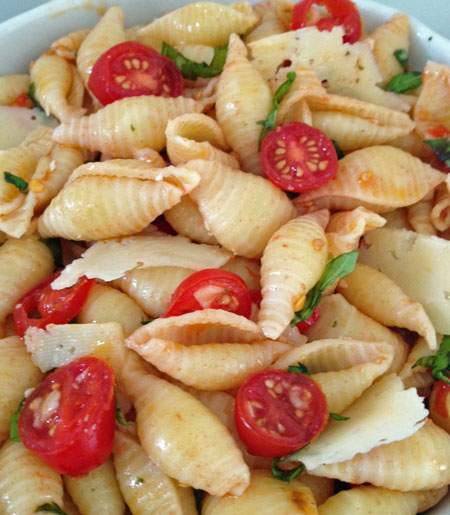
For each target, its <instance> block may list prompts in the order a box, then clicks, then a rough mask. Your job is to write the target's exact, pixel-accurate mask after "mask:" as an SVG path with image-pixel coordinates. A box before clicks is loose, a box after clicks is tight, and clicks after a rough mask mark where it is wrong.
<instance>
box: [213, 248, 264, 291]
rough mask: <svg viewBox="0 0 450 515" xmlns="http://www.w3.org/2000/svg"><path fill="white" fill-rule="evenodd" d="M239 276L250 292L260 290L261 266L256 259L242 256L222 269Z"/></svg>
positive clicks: (235, 258)
mask: <svg viewBox="0 0 450 515" xmlns="http://www.w3.org/2000/svg"><path fill="white" fill-rule="evenodd" d="M221 269H222V270H228V271H230V272H234V273H235V274H237V275H239V276H240V277H241V278H242V279H243V280H244V281H245V283H246V285H247V288H248V289H249V290H259V289H260V288H261V284H260V264H259V261H258V260H256V259H247V258H243V257H240V256H236V257H234V258H233V259H232V260H231V261H229V262H228V263H225V265H223V266H222V267H221Z"/></svg>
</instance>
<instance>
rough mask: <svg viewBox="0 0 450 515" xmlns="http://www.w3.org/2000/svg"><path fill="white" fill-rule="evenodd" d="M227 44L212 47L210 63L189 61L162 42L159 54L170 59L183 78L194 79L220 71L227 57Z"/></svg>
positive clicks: (217, 73) (210, 75) (213, 75)
mask: <svg viewBox="0 0 450 515" xmlns="http://www.w3.org/2000/svg"><path fill="white" fill-rule="evenodd" d="M227 52H228V45H224V46H218V47H216V48H215V49H214V56H213V58H212V61H211V63H210V64H206V63H205V62H202V63H197V62H195V61H191V60H190V59H188V58H187V57H184V55H183V54H181V53H180V52H178V50H176V49H175V48H173V47H171V46H170V45H168V44H167V43H164V42H163V44H162V50H161V54H162V55H164V56H165V57H168V58H169V59H171V60H172V61H173V62H174V63H175V66H176V67H177V68H178V69H179V70H180V71H181V75H183V77H184V78H185V79H191V80H196V79H197V77H215V76H216V75H219V74H220V73H222V70H223V67H224V66H225V61H226V59H227Z"/></svg>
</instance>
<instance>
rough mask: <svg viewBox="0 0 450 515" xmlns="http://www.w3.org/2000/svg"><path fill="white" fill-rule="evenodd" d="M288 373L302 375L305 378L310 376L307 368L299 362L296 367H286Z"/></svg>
mask: <svg viewBox="0 0 450 515" xmlns="http://www.w3.org/2000/svg"><path fill="white" fill-rule="evenodd" d="M288 372H297V373H298V374H304V375H305V376H310V375H311V373H310V371H309V370H308V367H307V366H306V365H304V364H303V363H300V361H299V362H298V363H297V365H290V366H289V367H288Z"/></svg>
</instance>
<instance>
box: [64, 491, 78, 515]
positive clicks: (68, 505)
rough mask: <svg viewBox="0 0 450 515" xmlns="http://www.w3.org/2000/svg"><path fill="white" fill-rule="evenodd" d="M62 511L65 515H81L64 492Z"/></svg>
mask: <svg viewBox="0 0 450 515" xmlns="http://www.w3.org/2000/svg"><path fill="white" fill-rule="evenodd" d="M63 500H64V508H63V509H64V511H65V512H66V513H67V515H81V512H80V510H79V509H78V508H77V506H76V505H75V503H74V502H73V501H72V499H71V497H70V495H69V494H68V493H67V492H66V491H65V490H64V499H63Z"/></svg>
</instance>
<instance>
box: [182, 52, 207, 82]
mask: <svg viewBox="0 0 450 515" xmlns="http://www.w3.org/2000/svg"><path fill="white" fill-rule="evenodd" d="M176 49H177V50H178V52H180V53H181V54H183V55H184V57H187V58H188V59H190V60H191V61H195V62H197V63H202V62H203V63H207V64H210V63H211V61H212V60H213V57H214V47H213V46H210V45H201V44H181V45H177V46H176ZM197 79H198V77H197ZM197 79H196V80H197ZM200 80H201V79H200ZM194 82H195V81H194Z"/></svg>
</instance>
